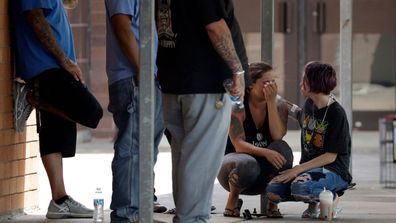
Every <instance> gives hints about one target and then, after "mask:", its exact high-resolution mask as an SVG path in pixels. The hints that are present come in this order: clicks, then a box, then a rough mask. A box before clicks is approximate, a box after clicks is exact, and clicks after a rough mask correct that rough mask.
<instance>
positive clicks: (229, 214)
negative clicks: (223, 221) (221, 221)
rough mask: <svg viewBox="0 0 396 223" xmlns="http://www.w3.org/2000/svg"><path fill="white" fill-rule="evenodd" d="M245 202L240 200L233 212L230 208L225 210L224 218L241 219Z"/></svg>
mask: <svg viewBox="0 0 396 223" xmlns="http://www.w3.org/2000/svg"><path fill="white" fill-rule="evenodd" d="M242 204H243V200H242V199H238V200H237V202H236V204H235V208H234V209H233V210H232V209H230V208H226V209H224V212H223V216H224V217H238V218H239V217H240V216H241V208H242Z"/></svg>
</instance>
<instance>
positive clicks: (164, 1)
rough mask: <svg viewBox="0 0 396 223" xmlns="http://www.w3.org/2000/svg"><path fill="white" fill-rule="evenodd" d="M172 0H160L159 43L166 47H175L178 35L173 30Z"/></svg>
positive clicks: (158, 18)
mask: <svg viewBox="0 0 396 223" xmlns="http://www.w3.org/2000/svg"><path fill="white" fill-rule="evenodd" d="M170 3H171V0H158V12H157V18H156V20H157V28H158V39H159V44H160V45H161V46H162V47H164V48H175V46H176V44H175V39H176V35H175V33H174V32H173V30H172V22H171V21H172V18H171V9H170Z"/></svg>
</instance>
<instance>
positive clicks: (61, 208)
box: [46, 196, 93, 219]
mask: <svg viewBox="0 0 396 223" xmlns="http://www.w3.org/2000/svg"><path fill="white" fill-rule="evenodd" d="M92 216H93V210H92V209H89V208H87V207H85V206H84V205H82V204H80V203H79V202H77V201H75V200H74V199H73V198H72V197H70V196H69V198H68V199H67V200H66V201H65V202H63V203H62V204H57V203H55V201H54V200H51V202H50V204H49V206H48V212H47V215H46V217H47V218H48V219H60V218H92Z"/></svg>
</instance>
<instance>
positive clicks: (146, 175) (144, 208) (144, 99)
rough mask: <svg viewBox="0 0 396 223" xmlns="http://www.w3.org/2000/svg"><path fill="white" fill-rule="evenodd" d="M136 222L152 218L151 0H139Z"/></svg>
mask: <svg viewBox="0 0 396 223" xmlns="http://www.w3.org/2000/svg"><path fill="white" fill-rule="evenodd" d="M140 12H144V13H140V43H141V49H140V80H139V86H140V87H139V90H140V91H139V92H140V94H139V114H140V119H139V174H140V179H139V222H153V166H154V162H153V157H154V75H153V74H154V62H155V61H154V58H155V55H154V38H155V37H154V34H155V30H154V29H155V25H154V0H145V1H140Z"/></svg>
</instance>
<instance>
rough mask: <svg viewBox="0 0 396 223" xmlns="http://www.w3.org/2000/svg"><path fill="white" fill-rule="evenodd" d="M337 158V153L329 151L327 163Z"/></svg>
mask: <svg viewBox="0 0 396 223" xmlns="http://www.w3.org/2000/svg"><path fill="white" fill-rule="evenodd" d="M336 159H337V153H329V156H328V161H329V163H333V162H334V161H336Z"/></svg>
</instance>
